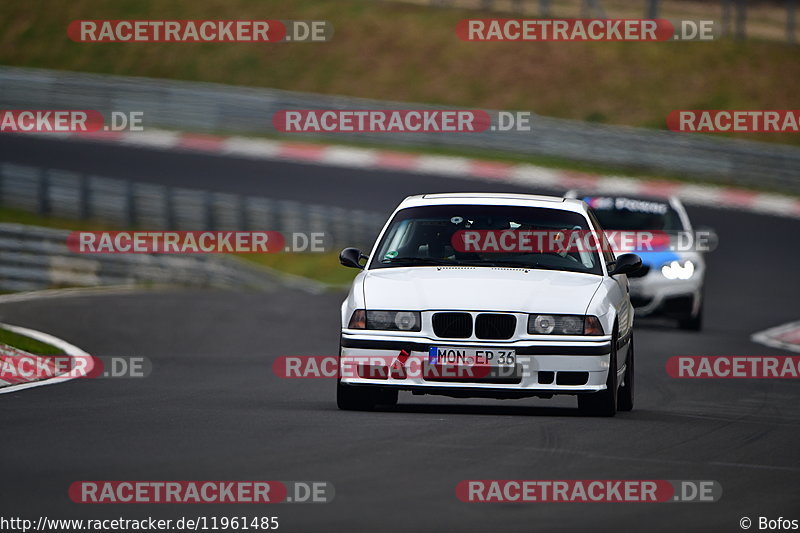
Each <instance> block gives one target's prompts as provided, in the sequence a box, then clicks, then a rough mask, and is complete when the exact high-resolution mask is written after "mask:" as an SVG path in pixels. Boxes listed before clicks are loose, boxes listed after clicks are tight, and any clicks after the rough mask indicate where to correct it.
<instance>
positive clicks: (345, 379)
mask: <svg viewBox="0 0 800 533" xmlns="http://www.w3.org/2000/svg"><path fill="white" fill-rule="evenodd" d="M431 346H447V347H462V348H478V349H506V350H515V352H516V364H515V367H514V368H513V369H506V370H502V371H497V372H494V371H493V372H489V373H486V372H469V371H466V372H460V371H459V370H457V369H451V370H450V371H448V370H447V369H445V370H442V369H438V370H437V369H436V368H431V365H430V364H429V353H428V351H429V348H430V347H431ZM610 352H611V337H610V336H598V337H591V340H583V339H582V340H577V341H576V340H571V341H530V340H524V341H505V342H491V341H489V342H469V341H463V342H460V341H456V340H438V339H430V338H426V337H410V336H404V337H398V336H392V335H381V334H363V333H359V334H351V333H343V334H342V337H341V352H340V376H341V381H342V383H345V384H348V385H379V386H382V387H392V388H398V389H401V390H411V391H414V392H421V393H431V394H449V395H453V396H487V397H503V396H508V397H522V396H549V395H552V394H576V393H582V392H597V391H600V390H604V389H605V388H606V379H607V377H608V367H609V360H610V356H609V354H610ZM401 354H407V355H404V356H403V357H398V356H400V355H401ZM401 361H403V362H402V364H401V363H400V362H401ZM398 364H400V366H402V367H403V369H404V371H393V369H397V365H398ZM356 366H358V369H357V370H354V368H355V367H356Z"/></svg>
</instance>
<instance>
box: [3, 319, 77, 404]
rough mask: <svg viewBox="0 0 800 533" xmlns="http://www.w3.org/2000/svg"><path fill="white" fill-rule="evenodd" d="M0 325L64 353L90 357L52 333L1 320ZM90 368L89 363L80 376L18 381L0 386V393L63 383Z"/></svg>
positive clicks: (71, 355) (72, 355)
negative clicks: (6, 385)
mask: <svg viewBox="0 0 800 533" xmlns="http://www.w3.org/2000/svg"><path fill="white" fill-rule="evenodd" d="M0 327H3V328H5V329H7V330H9V331H12V332H14V333H17V334H19V335H24V336H26V337H30V338H31V339H35V340H37V341H39V342H44V343H47V344H50V345H52V346H55V347H56V348H58V349H59V350H62V351H63V352H64V353H66V354H67V355H68V356H70V357H86V358H90V357H91V356H90V355H89V354H88V353H86V352H84V351H83V350H81V349H80V348H78V347H77V346H75V345H73V344H70V343H68V342H67V341H65V340H62V339H59V338H58V337H54V336H52V335H50V334H48V333H43V332H41V331H37V330H35V329H30V328H23V327H21V326H13V325H11V324H4V323H2V322H0ZM88 360H91V359H88ZM91 370H92V368H91V365H89V366H88V368H86V369H85V370H84V371H83V372H82V373H81V375H80V376H73V377H68V378H63V377H59V376H55V377H52V378H48V379H42V380H39V381H32V382H30V383H19V384H17V385H10V386H8V387H3V388H0V394H7V393H9V392H18V391H21V390H23V389H31V388H33V387H42V386H44V385H54V384H56V383H64V382H65V381H70V380H73V379H76V378H79V377H82V376H85V375H86V374H87V373H88V372H90V371H91Z"/></svg>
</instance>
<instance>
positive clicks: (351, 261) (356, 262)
mask: <svg viewBox="0 0 800 533" xmlns="http://www.w3.org/2000/svg"><path fill="white" fill-rule="evenodd" d="M362 257H366V256H365V255H364V254H362V253H361V250H359V249H358V248H345V249H344V250H342V251H341V253H339V262H340V263H341V264H343V265H344V266H346V267H350V268H358V269H363V268H364V267H363V266H362V265H361V263H360V261H361V258H362Z"/></svg>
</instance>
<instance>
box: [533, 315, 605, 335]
mask: <svg viewBox="0 0 800 533" xmlns="http://www.w3.org/2000/svg"><path fill="white" fill-rule="evenodd" d="M528 334H530V335H603V334H604V333H603V326H602V325H601V324H600V320H599V319H598V318H597V317H596V316H584V315H528Z"/></svg>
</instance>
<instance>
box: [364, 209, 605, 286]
mask: <svg viewBox="0 0 800 533" xmlns="http://www.w3.org/2000/svg"><path fill="white" fill-rule="evenodd" d="M590 229H591V228H590V226H589V223H588V222H587V220H586V218H585V217H584V216H583V215H582V214H580V213H575V212H572V211H566V210H562V209H551V208H542V207H522V206H502V205H434V206H423V207H411V208H407V209H403V210H401V211H398V212H397V214H396V215H395V216H394V218H393V219H392V221H391V223H390V224H389V227H388V229H387V230H386V232H385V233H384V235H383V238H382V239H381V241H380V244H379V245H378V248H377V253H376V254H375V255H374V256H373V257H372V259H371V261H370V269H376V268H392V267H403V266H440V265H455V266H476V267H511V268H527V269H543V270H562V271H569V272H583V273H589V274H602V268H601V266H600V262H599V256H598V254H597V252H595V251H591V250H576V251H566V250H565V251H553V252H550V251H542V250H535V251H531V250H529V249H524V248H515V249H513V250H511V251H509V250H508V249H505V248H504V249H503V250H502V251H499V250H494V249H492V250H489V251H486V249H485V248H480V247H476V248H477V251H476V250H475V249H471V250H468V249H465V248H463V247H461V246H459V245H458V237H459V235H463V234H464V233H465V232H472V233H480V234H481V235H486V233H487V232H508V231H509V230H517V231H519V232H523V231H525V230H533V231H543V232H557V231H573V230H582V231H589V230H590ZM454 237H455V238H454Z"/></svg>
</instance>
